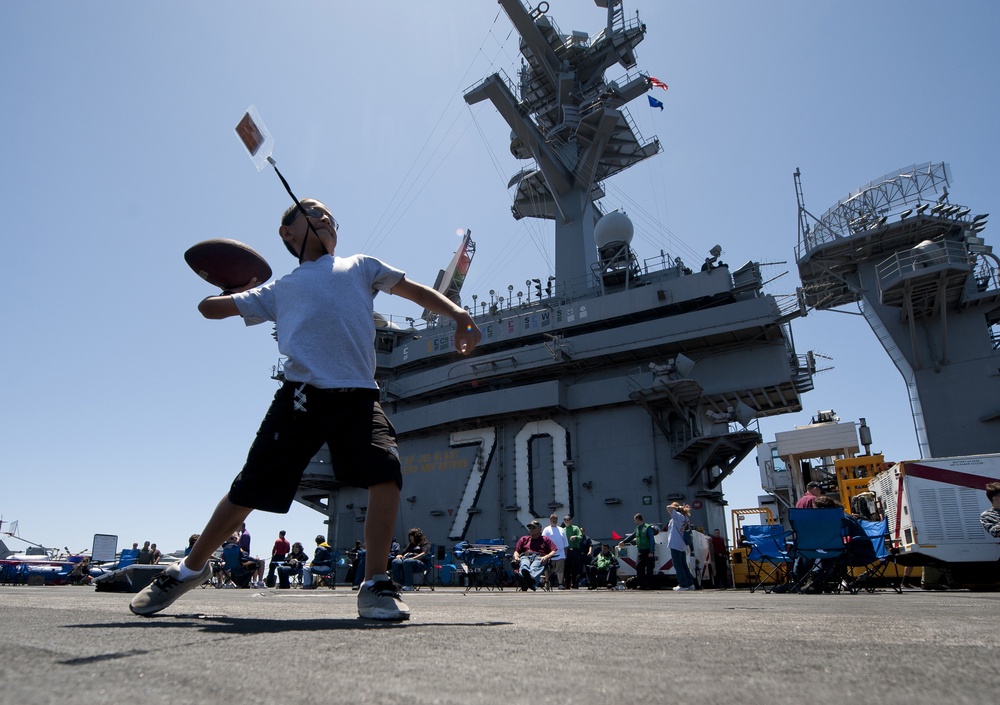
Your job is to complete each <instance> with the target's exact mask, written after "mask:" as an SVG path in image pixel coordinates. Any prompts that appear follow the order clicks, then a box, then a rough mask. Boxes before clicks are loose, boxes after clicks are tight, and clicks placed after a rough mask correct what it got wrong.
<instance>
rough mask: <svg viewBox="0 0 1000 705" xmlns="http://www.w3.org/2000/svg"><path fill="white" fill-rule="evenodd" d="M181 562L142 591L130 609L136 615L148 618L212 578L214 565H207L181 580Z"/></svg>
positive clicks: (173, 564) (171, 566)
mask: <svg viewBox="0 0 1000 705" xmlns="http://www.w3.org/2000/svg"><path fill="white" fill-rule="evenodd" d="M180 575H181V562H180V561H177V562H176V563H172V564H171V565H168V566H167V567H166V568H164V569H163V571H162V572H160V573H158V574H157V575H156V577H155V578H153V582H151V583H150V584H149V585H147V586H146V587H144V588H143V589H142V590H140V591H139V592H138V593H137V594H136V596H135V597H133V598H132V602H130V603H129V606H128V608H129V609H130V610H132V612H134V613H135V614H138V615H143V616H148V615H151V614H155V613H156V612H159V611H160V610H162V609H165V608H167V607H169V606H170V605H171V604H173V602H174V600H176V599H177V598H178V597H180V596H181V595H183V594H184V593H185V592H187V591H188V590H191V589H193V588H196V587H198V586H199V585H201V584H202V583H204V582H205V581H206V580H208V579H209V578H211V577H212V564H211V563H206V564H205V567H204V568H202V569H201V571H200V572H199V573H196V574H195V575H192V576H191V577H190V578H188V579H187V580H181V579H180Z"/></svg>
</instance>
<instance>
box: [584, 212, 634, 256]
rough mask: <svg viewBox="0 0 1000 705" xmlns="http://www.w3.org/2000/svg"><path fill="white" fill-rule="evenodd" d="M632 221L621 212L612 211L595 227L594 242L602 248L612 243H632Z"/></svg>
mask: <svg viewBox="0 0 1000 705" xmlns="http://www.w3.org/2000/svg"><path fill="white" fill-rule="evenodd" d="M634 232H635V229H634V228H633V227H632V220H631V219H630V218H629V217H628V216H627V215H625V214H624V213H622V212H621V211H611V212H610V213H608V214H607V215H605V216H603V217H602V218H601V219H600V220H598V221H597V224H596V225H595V226H594V242H595V243H597V247H598V248H601V247H604V246H605V245H608V244H610V243H612V242H625V243H630V242H632V234H633V233H634Z"/></svg>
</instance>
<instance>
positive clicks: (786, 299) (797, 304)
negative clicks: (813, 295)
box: [772, 293, 805, 319]
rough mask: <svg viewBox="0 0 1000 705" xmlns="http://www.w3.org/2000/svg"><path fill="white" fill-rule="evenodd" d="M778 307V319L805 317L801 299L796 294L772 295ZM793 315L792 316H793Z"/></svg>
mask: <svg viewBox="0 0 1000 705" xmlns="http://www.w3.org/2000/svg"><path fill="white" fill-rule="evenodd" d="M772 296H773V297H774V302H775V304H777V306H778V314H779V316H778V317H779V318H781V319H787V318H794V317H796V316H804V315H805V306H804V305H803V300H802V297H801V296H800V295H799V294H798V293H795V294H772ZM793 314H794V315H793Z"/></svg>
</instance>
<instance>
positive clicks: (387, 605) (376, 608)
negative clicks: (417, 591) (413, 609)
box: [358, 578, 410, 622]
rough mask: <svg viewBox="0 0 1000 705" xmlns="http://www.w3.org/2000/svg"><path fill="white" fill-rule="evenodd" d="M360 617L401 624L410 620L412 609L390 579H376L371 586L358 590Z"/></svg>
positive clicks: (364, 586) (363, 586)
mask: <svg viewBox="0 0 1000 705" xmlns="http://www.w3.org/2000/svg"><path fill="white" fill-rule="evenodd" d="M358 615H360V616H361V617H362V618H364V619H380V620H385V621H390V622H401V621H403V620H406V619H409V618H410V608H409V607H407V605H406V603H405V602H403V599H402V598H401V597H400V596H399V593H398V592H397V591H396V585H395V583H393V582H392V581H391V580H389V579H388V578H375V582H374V583H372V584H371V585H362V586H361V589H360V590H358Z"/></svg>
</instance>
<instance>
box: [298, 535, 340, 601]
mask: <svg viewBox="0 0 1000 705" xmlns="http://www.w3.org/2000/svg"><path fill="white" fill-rule="evenodd" d="M333 569H334V564H333V549H332V548H330V544H328V543H327V542H326V539H325V538H323V535H322V534H320V535H318V536H317V537H316V552H315V553H314V554H313V559H312V563H310V564H309V565H307V566H303V568H302V589H303V590H315V589H316V584H315V583H314V582H313V576H314V575H330V574H332V573H333ZM330 587H331V588H333V584H332V582H331V584H330Z"/></svg>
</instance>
